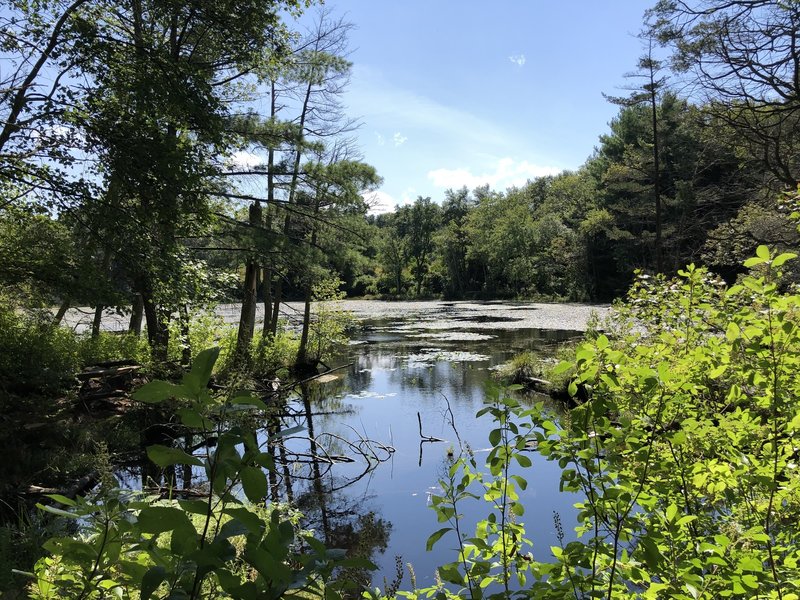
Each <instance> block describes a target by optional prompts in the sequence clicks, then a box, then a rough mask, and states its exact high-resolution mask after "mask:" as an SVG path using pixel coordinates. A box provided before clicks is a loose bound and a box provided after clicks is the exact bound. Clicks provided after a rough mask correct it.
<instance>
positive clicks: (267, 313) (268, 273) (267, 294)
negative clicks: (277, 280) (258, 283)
mask: <svg viewBox="0 0 800 600" xmlns="http://www.w3.org/2000/svg"><path fill="white" fill-rule="evenodd" d="M262 280H263V288H262V290H263V291H262V293H263V294H264V323H263V324H262V326H261V337H262V338H263V339H265V340H266V339H267V337H269V335H270V333H271V331H270V327H271V326H272V270H271V269H266V268H265V269H264V273H263V275H262Z"/></svg>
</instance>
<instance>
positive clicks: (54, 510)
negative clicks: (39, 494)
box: [36, 504, 80, 519]
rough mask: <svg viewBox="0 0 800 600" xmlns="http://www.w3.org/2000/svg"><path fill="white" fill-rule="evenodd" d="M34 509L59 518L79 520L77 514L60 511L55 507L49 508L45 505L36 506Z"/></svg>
mask: <svg viewBox="0 0 800 600" xmlns="http://www.w3.org/2000/svg"><path fill="white" fill-rule="evenodd" d="M36 508H38V509H39V510H43V511H44V512H49V513H50V514H53V515H58V516H59V517H67V518H69V519H78V518H80V515H79V514H76V513H71V512H68V511H66V510H62V509H60V508H56V507H55V506H49V505H47V504H36Z"/></svg>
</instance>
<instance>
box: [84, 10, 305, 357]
mask: <svg viewBox="0 0 800 600" xmlns="http://www.w3.org/2000/svg"><path fill="white" fill-rule="evenodd" d="M284 6H286V7H287V8H289V9H292V8H296V7H297V4H295V3H294V2H291V1H290V2H288V3H286V4H284ZM277 8H278V6H277V5H275V6H273V5H270V6H263V7H260V8H258V9H256V8H252V7H248V6H245V5H243V4H242V2H241V1H240V0H231V1H229V2H224V3H222V4H220V3H219V2H214V3H211V4H207V5H203V4H202V3H201V4H200V5H197V6H193V7H180V6H177V5H172V4H167V5H163V4H162V3H161V2H160V1H159V0H152V1H149V2H140V1H137V2H134V3H133V4H131V5H130V6H126V7H123V8H120V9H119V10H118V11H117V12H115V13H113V14H114V18H109V17H110V15H112V12H110V11H109V12H108V13H107V14H106V13H101V14H100V15H90V16H91V19H90V16H87V17H86V18H85V23H84V26H85V27H87V28H89V29H90V31H91V32H92V33H93V36H91V37H89V38H88V39H87V40H85V41H84V43H81V44H78V45H77V46H76V47H75V49H74V50H73V52H74V53H75V54H76V55H77V56H80V57H81V59H82V61H83V65H84V69H85V72H86V74H87V76H88V78H89V79H88V84H87V85H86V86H85V89H84V90H83V95H84V96H85V101H84V102H83V103H82V104H81V105H80V110H79V111H75V112H73V113H71V118H72V119H73V120H74V121H75V122H76V123H77V124H78V125H79V126H80V128H81V129H82V130H83V131H84V132H85V139H86V146H85V148H84V150H85V151H87V152H90V153H91V154H92V155H93V156H95V157H97V158H98V159H99V161H98V163H97V166H96V171H97V174H98V176H100V177H101V178H102V180H103V183H104V187H106V188H107V189H108V190H112V191H113V193H111V194H106V195H105V196H99V197H97V198H96V199H95V201H96V202H99V203H101V204H105V205H107V206H109V207H111V208H112V209H113V210H114V211H116V213H117V215H118V216H119V215H124V216H125V218H124V219H119V220H118V222H119V223H121V224H122V225H123V226H124V227H125V228H126V234H127V235H126V236H125V237H124V238H123V239H124V241H125V244H126V245H127V248H126V252H125V253H120V252H119V249H117V253H118V255H119V256H122V257H124V258H125V266H126V270H127V273H128V277H129V278H130V280H131V281H132V282H133V288H134V290H135V291H137V292H138V293H139V294H140V295H141V298H142V300H143V307H144V314H145V318H146V321H147V330H148V336H149V340H150V342H151V345H152V347H153V349H154V356H155V357H156V358H157V359H158V360H159V361H163V360H164V359H165V358H166V348H167V344H168V340H169V329H168V327H167V324H168V321H169V319H170V315H171V314H172V313H173V312H174V311H175V310H176V309H178V308H179V307H180V306H182V305H183V304H185V303H186V302H187V301H188V300H189V298H187V297H186V296H185V295H184V294H183V293H182V292H183V291H184V290H188V289H192V288H193V287H194V286H191V285H185V284H183V283H181V280H182V278H183V276H184V275H185V274H186V273H187V272H186V270H184V269H183V268H182V266H183V265H184V264H185V260H184V259H185V257H184V256H183V252H182V247H183V244H182V243H181V239H185V238H189V237H192V236H193V235H194V234H195V233H196V227H197V225H201V226H202V225H203V223H204V222H205V221H206V220H207V218H208V216H209V211H208V203H209V200H210V198H211V196H212V194H213V192H214V191H215V190H216V189H218V187H219V186H220V181H219V177H220V170H221V165H220V164H219V161H218V158H217V157H218V156H220V155H225V154H226V153H227V149H228V148H229V147H230V136H229V134H228V132H227V131H226V127H225V125H226V122H227V115H228V113H229V110H230V108H229V107H230V105H231V103H232V102H234V101H235V100H238V99H239V98H241V91H242V89H241V88H240V86H238V82H239V81H240V80H242V79H243V78H245V77H247V76H248V74H249V73H251V72H253V71H254V70H257V69H259V68H263V67H265V66H266V65H268V64H270V63H271V62H274V61H276V60H279V56H280V53H279V52H277V51H276V50H275V49H276V48H278V47H280V46H281V45H282V44H283V43H284V40H285V36H286V32H285V29H284V28H283V27H282V26H281V24H280V21H279V17H278V14H277V12H276V9H277ZM164 90H169V91H170V93H168V94H165V93H164Z"/></svg>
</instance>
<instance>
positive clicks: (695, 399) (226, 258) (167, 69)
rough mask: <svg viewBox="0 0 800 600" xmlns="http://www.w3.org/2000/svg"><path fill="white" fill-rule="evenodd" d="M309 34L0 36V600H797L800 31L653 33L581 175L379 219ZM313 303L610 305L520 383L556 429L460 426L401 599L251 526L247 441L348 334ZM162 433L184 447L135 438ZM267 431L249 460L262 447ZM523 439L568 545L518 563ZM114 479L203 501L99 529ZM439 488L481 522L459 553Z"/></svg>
mask: <svg viewBox="0 0 800 600" xmlns="http://www.w3.org/2000/svg"><path fill="white" fill-rule="evenodd" d="M314 4H315V3H314V2H311V0H272V1H270V2H261V3H259V2H249V1H247V0H216V1H214V2H211V1H209V0H192V1H191V2H178V1H174V0H129V1H126V2H117V1H114V0H72V1H71V2H70V1H62V0H40V1H36V2H26V1H20V0H7V1H5V2H4V3H3V12H2V13H1V14H0V47H1V48H2V64H3V68H2V70H1V71H0V115H2V116H1V117H0V126H2V129H1V130H0V189H1V190H2V194H0V434H1V435H2V438H3V441H2V442H0V447H1V448H2V451H3V455H4V462H6V463H7V464H6V465H5V466H4V467H3V468H2V477H0V500H2V505H3V508H2V510H0V560H2V561H3V562H4V563H5V564H6V565H7V569H4V570H3V571H2V572H0V589H1V590H5V591H4V593H8V594H9V596H8V597H11V598H15V597H33V598H81V599H83V598H110V597H115V598H141V599H142V600H145V599H146V598H192V599H195V598H223V597H224V598H245V599H249V598H279V597H290V596H292V595H294V597H298V596H297V594H298V593H300V594H304V595H302V597H322V596H324V597H325V598H329V597H352V596H353V595H358V594H361V593H363V594H367V595H372V596H375V597H377V596H381V597H393V596H394V595H405V597H434V596H435V597H437V598H438V597H451V596H453V597H455V596H458V597H471V598H481V597H484V596H487V597H498V598H500V597H502V598H506V597H517V596H518V597H531V598H540V597H541V598H561V597H565V598H566V597H570V598H594V597H607V598H612V597H613V598H616V597H640V598H657V597H670V598H699V597H704V598H719V597H737V598H738V597H741V598H749V597H763V598H781V599H786V600H789V599H790V598H798V594H800V584H798V582H799V581H800V571H798V568H799V567H798V564H799V563H798V561H800V555H799V554H798V547H800V546H798V542H800V540H798V539H797V537H798V531H797V528H796V517H797V516H798V514H800V504H799V503H798V499H799V498H800V483H799V482H798V475H797V471H796V468H797V465H796V460H797V435H798V433H797V432H798V430H800V423H798V415H800V412H798V411H800V406H798V405H797V393H796V392H797V391H798V390H797V382H796V381H795V379H796V377H795V374H794V373H795V371H794V369H795V368H796V367H797V365H798V360H800V359H799V358H798V357H800V330H799V329H798V325H800V323H799V322H798V321H799V319H800V313H798V300H800V297H798V296H797V295H796V294H797V289H796V286H797V284H798V278H800V270H798V269H800V267H798V264H797V263H796V261H793V260H792V259H793V258H795V255H794V252H796V251H797V247H798V245H800V234H799V233H798V219H799V217H798V214H800V187H798V182H800V48H798V40H797V32H798V31H800V4H798V2H797V1H796V0H790V1H789V2H775V1H774V0H731V1H722V0H691V1H688V0H687V1H685V2H684V1H675V0H660V1H658V2H657V3H655V5H654V6H653V7H652V8H651V9H649V10H648V11H647V12H646V13H645V15H644V17H643V23H642V32H641V38H642V48H643V53H642V55H641V56H640V57H631V66H632V71H631V72H630V73H629V74H627V75H626V81H627V82H628V85H627V86H626V89H625V90H624V94H623V95H621V96H616V95H615V96H611V95H609V96H608V97H607V100H608V101H609V102H611V103H613V104H614V105H615V106H618V107H619V108H618V112H617V114H616V116H615V117H614V119H613V120H612V121H611V122H610V123H609V124H608V131H607V133H605V134H604V135H602V136H601V137H600V139H599V140H598V141H597V145H596V147H595V148H594V149H591V148H587V149H586V153H587V156H588V158H587V160H586V162H585V163H584V164H583V165H582V166H581V167H580V168H578V169H576V170H573V171H564V172H562V173H560V174H558V175H554V176H546V177H540V178H536V179H533V180H530V181H528V182H527V184H525V185H523V186H520V187H511V188H508V189H503V190H494V189H490V187H489V186H481V187H477V188H475V189H467V188H462V189H455V190H448V191H447V192H446V193H445V194H444V196H443V197H441V198H430V197H418V198H417V199H416V200H415V201H414V202H413V203H410V204H406V205H401V206H397V207H396V208H395V209H394V211H393V212H389V213H385V214H373V213H372V212H371V211H370V208H371V202H372V197H373V196H372V194H373V193H374V192H375V190H377V189H378V188H379V187H380V184H381V177H380V174H379V173H378V172H377V171H376V169H375V168H374V167H373V166H371V165H370V164H369V157H364V156H362V155H361V152H360V150H359V148H357V147H356V145H355V143H354V141H353V137H352V132H353V131H354V130H355V128H356V127H358V118H357V117H358V116H357V115H349V114H347V111H346V110H345V107H344V104H343V93H344V90H345V89H346V87H347V85H348V82H349V79H350V76H351V74H352V68H353V65H352V64H351V62H350V61H349V60H348V58H347V57H348V33H349V32H350V30H351V28H352V27H353V25H352V24H351V23H349V22H347V21H346V20H345V19H342V18H340V17H338V16H336V13H335V11H334V10H333V9H332V8H331V7H327V6H326V7H320V6H315V5H314ZM300 15H304V20H303V21H302V22H303V23H305V25H304V26H303V27H300V26H299V25H298V23H299V21H298V18H299V17H300ZM252 156H258V157H259V160H258V161H255V162H254V161H253V160H249V159H246V158H243V157H252ZM345 297H348V298H354V297H361V298H375V299H390V300H400V299H404V300H407V299H431V298H437V299H446V300H498V299H514V300H537V301H548V302H564V301H570V302H594V303H601V302H602V303H610V302H612V301H616V304H615V306H616V308H615V310H616V311H617V312H616V313H615V314H617V318H616V320H615V321H614V322H613V323H608V324H604V325H602V326H598V327H597V329H596V330H593V331H590V332H589V333H588V334H587V337H586V340H585V341H584V342H583V344H581V345H580V346H578V348H577V350H576V351H575V353H574V355H573V356H572V357H571V358H570V359H568V360H566V361H564V362H562V363H561V364H560V365H559V366H558V367H556V369H555V371H556V372H555V373H553V374H552V375H553V377H552V378H553V379H557V378H560V379H563V382H564V388H565V391H566V392H567V394H568V395H569V396H570V397H572V398H574V400H575V401H574V404H575V405H576V407H575V408H574V410H573V412H572V413H569V416H568V417H564V418H563V419H562V420H561V421H560V422H556V421H555V420H554V418H553V417H552V416H551V415H550V414H549V413H547V411H546V410H545V409H543V408H542V407H541V406H538V405H537V406H533V407H531V406H524V405H522V404H518V403H517V402H516V400H512V399H510V397H507V395H504V394H503V393H501V392H497V393H495V392H490V393H488V394H487V395H488V398H487V408H486V409H484V411H482V412H484V413H485V414H486V415H488V416H489V417H491V418H493V419H494V420H495V423H496V425H495V428H494V429H492V433H491V434H490V436H489V440H490V443H491V446H492V448H493V449H492V451H491V453H490V455H489V459H488V463H487V464H488V468H489V472H490V474H491V477H488V476H486V477H484V476H483V475H481V473H480V467H479V466H478V465H477V463H476V460H477V459H476V457H475V455H474V454H470V452H468V451H466V450H465V451H464V452H463V453H456V454H457V456H456V457H455V458H454V459H453V462H452V465H451V467H450V471H449V475H448V477H449V480H448V477H445V479H446V480H447V481H445V482H444V483H443V490H444V492H443V495H442V496H441V497H439V496H436V497H434V501H433V504H434V509H435V510H436V511H437V513H438V514H439V521H440V522H442V523H450V525H451V527H447V528H444V529H441V530H439V531H436V532H431V533H432V534H433V535H432V536H431V538H430V539H429V545H431V546H432V545H433V544H435V543H436V542H437V541H438V540H439V539H440V538H442V537H443V536H444V535H446V533H448V531H449V530H450V529H452V530H453V531H454V532H455V533H456V537H457V538H458V545H459V550H458V552H457V553H456V554H457V555H458V556H457V559H455V562H454V563H452V564H450V565H445V566H442V567H441V569H440V571H439V577H440V578H441V580H443V582H442V581H440V582H439V584H437V586H435V587H434V588H427V589H420V590H416V589H411V590H409V591H405V592H403V591H398V590H397V589H394V590H393V591H392V590H386V589H384V590H383V591H380V590H378V591H369V590H366V589H364V587H363V586H362V587H361V588H359V589H355V590H353V589H350V588H349V587H348V581H347V578H346V577H342V576H341V573H343V572H345V573H346V572H348V569H368V568H369V562H368V561H366V560H365V559H363V558H361V557H354V556H350V555H347V554H346V553H343V552H339V551H337V550H335V549H332V548H326V547H325V544H323V542H321V541H320V540H317V539H315V538H314V537H313V536H311V535H307V534H302V535H301V534H299V533H298V531H297V526H296V525H297V524H296V522H295V523H292V522H291V518H290V517H288V516H287V515H286V513H285V511H284V512H282V511H281V510H280V507H278V506H271V505H270V503H269V502H266V503H264V502H262V500H263V499H264V498H265V497H267V492H266V490H267V489H268V475H265V473H271V472H273V471H274V470H275V469H276V466H275V463H274V459H275V456H274V452H273V450H274V448H273V450H270V451H267V450H266V449H265V446H264V444H265V443H264V442H263V440H261V439H260V438H259V436H258V435H257V434H256V432H255V431H256V428H255V426H254V421H256V420H257V419H256V418H255V417H252V415H253V414H256V413H258V412H259V411H264V412H265V413H266V412H268V411H269V409H270V407H271V405H270V403H269V402H266V403H265V400H264V398H266V397H267V396H268V389H269V387H268V386H269V385H271V382H274V381H278V380H279V379H282V380H290V379H292V380H294V381H302V380H304V378H307V377H310V376H312V377H313V376H315V375H316V374H317V373H318V370H319V369H320V367H327V363H326V361H328V359H329V357H330V355H331V353H332V352H334V350H335V349H336V348H340V347H341V346H342V344H346V340H347V330H348V326H349V325H350V324H351V322H350V320H349V319H348V317H347V315H345V314H343V313H341V312H340V311H338V310H328V311H327V312H326V311H325V309H324V308H319V307H320V306H321V304H320V303H322V302H324V301H330V300H339V299H342V298H345ZM289 300H291V301H297V302H301V303H302V304H303V307H304V308H303V310H302V314H301V315H296V316H295V320H296V321H297V322H298V323H299V325H298V327H297V330H294V329H292V328H291V327H289V326H288V323H287V314H286V308H285V307H286V303H287V302H288V301H289ZM222 303H236V307H237V311H238V312H237V325H236V326H235V327H233V328H226V327H224V326H223V325H222V324H221V322H220V320H219V319H218V318H217V317H215V313H214V309H215V307H217V306H218V305H220V304H222ZM78 308H80V309H88V310H89V311H90V315H91V316H92V318H91V324H90V325H88V326H87V327H86V328H85V331H84V330H75V329H73V328H71V327H70V326H68V325H69V323H68V320H69V318H70V315H71V314H73V313H74V311H75V309H78ZM109 312H113V313H115V314H116V316H117V318H118V319H124V322H125V323H126V324H127V326H126V327H125V331H117V332H113V333H112V332H110V331H108V330H107V327H106V325H104V319H107V318H108V314H109ZM259 314H262V315H263V319H259V318H257V315H259ZM85 367H92V368H95V369H100V370H104V369H105V370H107V369H120V368H122V369H132V370H131V371H130V373H133V372H135V376H133V377H132V378H128V379H126V382H125V385H127V386H128V387H129V388H130V389H128V390H126V393H125V395H124V402H122V403H121V404H120V406H122V408H121V409H120V410H122V411H123V412H124V414H123V416H122V421H123V422H124V423H123V425H122V426H118V425H114V429H113V434H109V431H108V429H107V428H108V427H109V425H108V422H107V421H103V420H97V419H91V418H89V417H88V416H87V415H86V414H84V413H82V412H81V411H83V410H84V409H85V408H86V398H85V397H82V396H80V394H81V393H83V392H80V393H79V392H77V391H76V388H75V381H76V380H75V374H76V373H79V372H80V371H81V369H84V368H85ZM127 372H128V371H126V373H127ZM78 378H79V379H80V378H81V376H80V374H79V376H78ZM88 378H89V376H88V375H86V376H85V377H84V379H83V380H86V379H88ZM276 378H278V379H276ZM240 388H248V389H251V390H255V391H252V392H248V393H243V392H239V391H238V390H239V389H240ZM128 392H130V394H128ZM122 397H123V396H120V398H122ZM117 408H119V407H117ZM242 412H246V413H247V415H250V417H252V418H250V417H248V416H247V415H245V416H242V415H241V414H240V413H242ZM161 421H165V422H166V421H169V422H171V423H179V425H180V427H182V428H183V429H181V432H182V435H183V433H186V432H189V433H186V436H187V437H186V440H187V443H186V446H185V447H182V446H180V445H179V444H177V442H176V443H173V442H175V439H171V440H166V439H165V438H163V437H160V438H159V437H153V436H149V435H144V434H143V433H142V432H143V431H145V430H147V431H150V430H151V429H152V428H153V426H154V425H160V424H161ZM520 421H522V422H524V423H526V427H527V429H526V427H523V426H522V425H519V423H520ZM115 423H117V421H115ZM421 429H422V423H421V422H420V433H421ZM523 429H524V430H525V431H523ZM270 431H271V433H270V434H269V436H271V437H269V440H270V441H269V442H268V443H267V445H270V447H271V448H272V447H273V446H274V445H275V444H278V443H279V440H280V438H281V437H282V436H284V435H286V433H285V431H286V430H284V431H278V430H277V429H272V430H270ZM140 433H142V435H141V436H140ZM192 436H194V437H192ZM212 437H213V440H214V442H213V444H212V443H207V444H205V445H204V443H201V444H200V445H197V444H189V443H188V440H192V439H194V440H195V441H196V440H197V439H203V440H206V441H207V440H210V439H211V438H212ZM534 442H535V444H536V446H537V447H538V452H540V453H541V455H542V456H545V457H547V458H548V460H554V461H557V462H558V463H559V465H560V466H561V467H562V469H564V471H563V475H562V486H563V488H564V489H567V490H571V491H581V492H582V493H584V494H585V496H586V500H585V501H584V503H583V505H582V508H581V512H580V517H579V520H580V524H579V527H578V529H579V530H580V531H579V533H580V534H581V536H583V537H580V538H579V540H578V541H575V542H569V543H565V544H563V545H562V546H561V547H555V546H554V547H553V548H552V549H551V550H552V554H551V555H550V556H545V555H544V554H543V551H542V549H541V548H538V549H537V554H536V558H535V559H534V558H532V557H531V556H532V555H530V554H526V553H525V552H524V551H523V550H522V545H523V542H524V543H528V542H527V541H526V540H524V536H525V533H524V529H523V524H522V519H521V517H522V515H523V514H524V508H523V507H522V505H521V504H520V503H518V502H517V496H516V491H514V490H515V486H516V487H517V488H521V489H524V488H525V486H526V485H527V483H526V480H525V479H524V476H522V475H518V474H514V475H512V474H511V466H510V465H512V464H515V465H517V466H519V467H525V466H526V463H527V464H528V465H529V464H530V459H528V458H527V455H525V454H524V452H523V451H524V449H526V448H528V447H530V445H531V444H533V443H534ZM190 445H192V446H193V449H194V450H195V452H187V449H188V447H189V446H190ZM143 446H147V448H148V449H147V450H146V452H147V456H148V457H149V458H150V459H151V460H152V462H153V463H154V464H155V465H156V466H157V467H159V468H160V469H161V475H160V476H164V477H166V478H169V476H170V475H169V474H170V473H172V475H173V476H174V474H175V472H176V469H177V470H180V469H184V468H189V469H191V468H192V467H195V468H197V469H198V470H200V471H204V473H205V476H206V480H207V481H208V486H207V488H208V489H207V496H206V497H203V498H199V499H198V498H182V499H180V500H175V499H172V498H162V497H159V496H158V495H156V496H155V497H152V495H151V496H147V495H140V496H134V497H130V496H129V495H127V494H126V493H125V492H124V491H123V490H121V489H120V488H119V487H118V486H117V485H115V484H114V482H113V481H112V479H113V477H106V476H103V473H104V472H108V471H109V470H110V469H111V466H110V465H111V463H113V462H114V460H115V457H119V456H122V455H123V454H124V453H125V452H128V451H130V449H131V448H132V447H138V448H139V449H140V451H142V447H143ZM198 450H199V452H197V451H198ZM270 452H273V453H272V454H271V453H270ZM98 464H99V465H101V468H98ZM698 465H699V466H700V467H702V468H700V467H699V466H698ZM170 469H171V471H170ZM104 470H105V471H104ZM98 472H99V473H100V476H97V477H96V479H97V481H92V485H91V486H88V488H87V489H83V488H80V489H79V488H75V487H73V484H74V483H75V482H76V481H77V482H80V481H81V478H82V477H84V476H86V475H87V474H88V473H98ZM462 476H463V477H462ZM471 485H478V486H483V491H482V492H481V494H482V496H481V497H482V498H483V499H484V501H485V502H486V505H487V510H490V511H494V512H493V513H492V514H491V515H490V516H489V517H488V518H487V520H486V521H485V522H482V524H481V525H480V526H479V531H478V532H477V533H476V534H475V535H474V536H471V535H467V534H466V533H464V532H463V531H461V530H460V529H459V523H458V514H459V509H458V507H457V504H458V502H460V501H464V500H466V499H467V498H468V497H474V493H473V492H471V491H469V489H471V488H470V487H469V486H471ZM37 486H38V487H37ZM34 488H36V489H39V492H36V489H34ZM91 488H96V493H94V494H89V493H88V492H89V490H90V489H91ZM68 489H72V490H73V491H76V493H73V494H65V493H64V490H68ZM31 490H33V491H31ZM23 492H24V493H23ZM84 492H86V494H84ZM37 494H38V495H37ZM84 495H85V497H84ZM34 504H35V505H37V506H38V508H35V507H34V506H33V505H34ZM795 510H797V511H798V512H794V511H795ZM32 514H33V515H38V516H31V515H32ZM42 515H44V516H42ZM48 519H49V520H48ZM64 520H66V521H67V522H68V523H69V525H68V526H64V525H63V523H61V521H64ZM556 528H557V529H558V530H560V528H561V525H560V522H559V521H558V516H556ZM561 537H562V538H563V533H562V534H561ZM47 540H49V541H47ZM11 569H14V571H13V572H12V570H11ZM512 581H515V582H516V583H511V582H512ZM350 583H352V582H350ZM448 585H450V586H451V587H448ZM452 586H455V587H452Z"/></svg>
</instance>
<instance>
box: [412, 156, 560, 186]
mask: <svg viewBox="0 0 800 600" xmlns="http://www.w3.org/2000/svg"><path fill="white" fill-rule="evenodd" d="M561 171H562V169H560V168H558V167H551V166H546V165H536V164H533V163H530V162H528V161H527V160H521V161H516V160H514V159H513V158H501V159H500V160H499V161H497V163H496V164H495V167H494V171H490V172H488V173H482V174H479V175H476V174H475V173H473V172H471V171H470V170H469V169H463V168H461V169H434V170H433V171H428V179H429V180H430V181H431V182H432V183H433V185H435V186H436V187H438V188H442V189H448V188H452V189H457V188H460V187H463V186H467V187H468V188H469V189H473V188H476V187H478V186H480V185H485V184H487V183H488V184H489V186H490V187H491V188H494V189H505V188H507V187H511V186H521V185H525V183H527V182H528V180H529V179H535V178H537V177H543V176H545V175H555V174H557V173H560V172H561Z"/></svg>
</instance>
